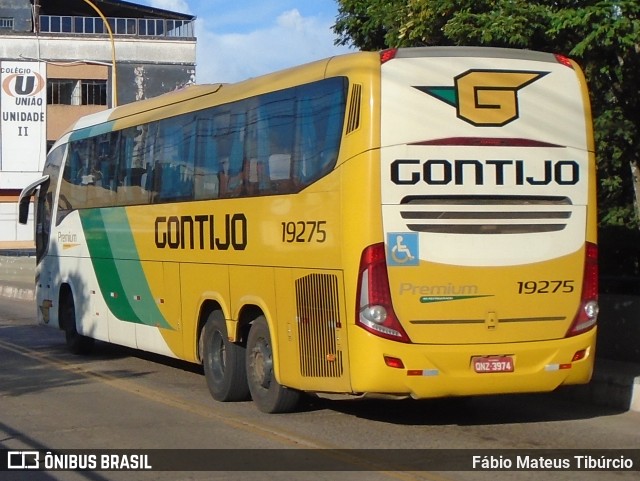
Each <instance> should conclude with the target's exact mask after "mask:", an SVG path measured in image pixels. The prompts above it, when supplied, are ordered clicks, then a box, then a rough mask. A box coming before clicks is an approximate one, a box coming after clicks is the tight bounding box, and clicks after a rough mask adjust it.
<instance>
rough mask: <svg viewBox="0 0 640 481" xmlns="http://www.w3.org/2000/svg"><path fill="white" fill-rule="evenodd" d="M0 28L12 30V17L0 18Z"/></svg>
mask: <svg viewBox="0 0 640 481" xmlns="http://www.w3.org/2000/svg"><path fill="white" fill-rule="evenodd" d="M0 28H2V29H7V30H11V29H13V17H0Z"/></svg>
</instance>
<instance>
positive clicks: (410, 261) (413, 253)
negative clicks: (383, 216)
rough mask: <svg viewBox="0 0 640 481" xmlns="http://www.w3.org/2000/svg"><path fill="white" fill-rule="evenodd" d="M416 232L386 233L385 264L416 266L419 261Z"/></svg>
mask: <svg viewBox="0 0 640 481" xmlns="http://www.w3.org/2000/svg"><path fill="white" fill-rule="evenodd" d="M418 246H419V244H418V234H415V233H411V232H392V233H389V234H387V264H388V265H390V266H417V265H418V264H419V263H420V255H419V254H420V252H419V247H418Z"/></svg>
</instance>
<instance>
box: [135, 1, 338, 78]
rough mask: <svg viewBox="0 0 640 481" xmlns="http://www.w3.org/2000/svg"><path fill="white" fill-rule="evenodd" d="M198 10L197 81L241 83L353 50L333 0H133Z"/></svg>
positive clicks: (184, 10)
mask: <svg viewBox="0 0 640 481" xmlns="http://www.w3.org/2000/svg"><path fill="white" fill-rule="evenodd" d="M133 2H134V3H138V4H140V5H146V6H151V7H156V8H162V9H165V10H171V11H173V12H178V13H187V14H190V15H195V16H196V17H197V19H196V37H197V40H198V41H197V47H196V63H197V66H196V82H197V83H217V82H237V81H240V80H244V79H247V78H250V77H256V76H258V75H262V74H265V73H269V72H274V71H276V70H280V69H283V68H287V67H292V66H294V65H300V64H303V63H306V62H311V61H314V60H319V59H322V58H326V57H331V56H333V55H339V54H342V53H347V52H349V51H350V50H349V48H347V47H344V46H340V47H339V46H336V45H334V42H335V39H336V35H335V34H334V32H333V30H332V28H331V27H332V26H333V24H334V23H335V20H336V16H337V14H338V5H337V3H336V1H335V0H133Z"/></svg>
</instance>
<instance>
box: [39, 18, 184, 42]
mask: <svg viewBox="0 0 640 481" xmlns="http://www.w3.org/2000/svg"><path fill="white" fill-rule="evenodd" d="M39 20H40V30H39V31H40V33H66V34H80V35H100V34H104V35H106V34H107V33H108V32H107V29H106V28H105V25H104V22H103V21H102V19H101V18H100V17H73V16H61V15H40V17H39ZM107 21H108V22H109V25H110V26H111V30H112V31H113V35H115V36H123V35H126V36H133V37H171V38H193V37H194V36H195V32H194V22H193V21H192V20H167V19H156V18H119V17H109V18H107Z"/></svg>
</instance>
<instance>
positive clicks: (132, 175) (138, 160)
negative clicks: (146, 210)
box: [114, 127, 149, 205]
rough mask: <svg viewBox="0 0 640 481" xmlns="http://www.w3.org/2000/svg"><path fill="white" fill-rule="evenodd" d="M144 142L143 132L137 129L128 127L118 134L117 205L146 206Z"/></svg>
mask: <svg viewBox="0 0 640 481" xmlns="http://www.w3.org/2000/svg"><path fill="white" fill-rule="evenodd" d="M114 134H116V132H114ZM145 141H146V136H145V132H144V130H142V129H140V128H139V127H130V128H128V129H125V130H123V131H122V132H120V149H119V152H120V155H119V161H120V162H119V165H118V186H117V201H118V204H119V205H137V204H146V203H147V202H148V201H149V193H148V192H147V190H146V189H145V186H144V180H143V175H144V174H145V173H146V169H145V166H144V155H143V153H144V143H145Z"/></svg>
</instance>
